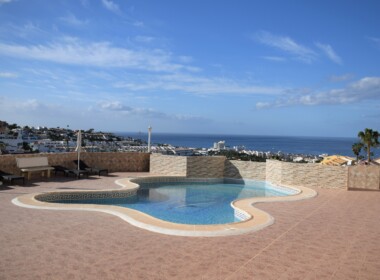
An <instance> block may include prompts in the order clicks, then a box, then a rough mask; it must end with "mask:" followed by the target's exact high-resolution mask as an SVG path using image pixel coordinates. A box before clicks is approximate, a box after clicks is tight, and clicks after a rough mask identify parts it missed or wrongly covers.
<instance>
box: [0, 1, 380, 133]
mask: <svg viewBox="0 0 380 280" xmlns="http://www.w3.org/2000/svg"><path fill="white" fill-rule="evenodd" d="M379 13H380V1H376V0H374V1H369V0H362V1H353V0H344V1H343V0H342V1H333V0H330V1H326V0H319V1H287V0H284V1H272V0H269V1H253V0H241V1H223V0H219V1H205V0H203V1H200V0H192V1H175V0H161V1H155V0H147V1H142V0H139V1H137V0H123V1H122V0H81V1H79V0H72V1H69V0H67V1H63V0H61V1H60V0H55V1H48V0H45V1H43V0H0V61H1V63H0V120H5V121H7V122H10V123H14V122H16V123H18V124H20V125H30V126H39V125H46V126H49V127H57V126H60V127H66V126H67V125H69V126H70V128H73V129H89V128H94V129H96V130H103V131H145V130H146V129H147V127H148V125H151V126H152V127H153V131H156V132H178V133H210V134H214V133H215V134H220V133H223V134H252V135H294V136H342V137H355V136H356V135H357V133H358V131H360V130H363V129H364V128H366V127H369V128H373V129H375V130H380V121H379V120H380V28H379V27H380V16H379Z"/></svg>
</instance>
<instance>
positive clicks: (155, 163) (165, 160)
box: [150, 154, 187, 176]
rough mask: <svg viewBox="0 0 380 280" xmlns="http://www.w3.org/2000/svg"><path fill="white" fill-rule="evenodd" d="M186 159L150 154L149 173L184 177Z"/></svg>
mask: <svg viewBox="0 0 380 280" xmlns="http://www.w3.org/2000/svg"><path fill="white" fill-rule="evenodd" d="M186 169H187V157H180V156H165V155H161V154H151V156H150V173H152V174H157V175H164V176H186V174H187V170H186Z"/></svg>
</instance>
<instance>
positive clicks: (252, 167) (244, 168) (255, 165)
mask: <svg viewBox="0 0 380 280" xmlns="http://www.w3.org/2000/svg"><path fill="white" fill-rule="evenodd" d="M224 177H226V178H236V179H241V178H247V179H256V180H265V179H266V163H265V162H254V161H240V160H226V163H225V166H224Z"/></svg>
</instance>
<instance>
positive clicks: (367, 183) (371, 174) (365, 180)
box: [347, 165, 380, 190]
mask: <svg viewBox="0 0 380 280" xmlns="http://www.w3.org/2000/svg"><path fill="white" fill-rule="evenodd" d="M347 188H348V189H349V190H352V189H367V190H380V167H378V166H366V165H363V166H351V167H349V168H348V185H347Z"/></svg>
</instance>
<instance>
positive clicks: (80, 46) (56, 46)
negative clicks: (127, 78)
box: [0, 38, 194, 72]
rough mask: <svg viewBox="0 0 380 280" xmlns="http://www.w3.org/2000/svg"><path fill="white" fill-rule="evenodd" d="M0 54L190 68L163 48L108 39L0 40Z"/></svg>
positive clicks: (70, 62) (154, 68) (70, 61)
mask: <svg viewBox="0 0 380 280" xmlns="http://www.w3.org/2000/svg"><path fill="white" fill-rule="evenodd" d="M0 55H5V56H10V57H15V58H24V59H32V60H41V61H50V62H55V63H60V64H68V65H83V66H95V67H107V68H109V67H118V68H130V69H140V70H147V71H153V72H155V71H164V72H175V71H178V70H189V71H193V70H194V69H193V68H192V67H188V66H185V65H182V64H179V63H175V62H173V57H172V55H171V54H170V53H167V52H165V51H163V50H159V49H154V50H144V51H140V50H133V49H127V48H120V47H115V46H113V45H112V44H111V43H109V42H95V43H85V42H82V41H80V40H77V39H75V38H65V39H64V40H63V41H60V42H54V43H50V44H45V45H31V46H24V45H15V44H5V43H0Z"/></svg>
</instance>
